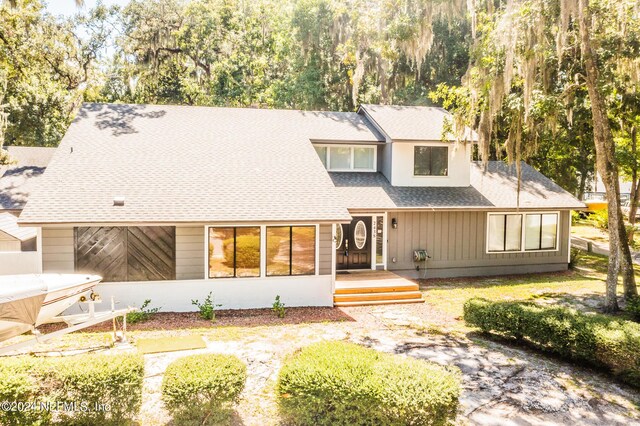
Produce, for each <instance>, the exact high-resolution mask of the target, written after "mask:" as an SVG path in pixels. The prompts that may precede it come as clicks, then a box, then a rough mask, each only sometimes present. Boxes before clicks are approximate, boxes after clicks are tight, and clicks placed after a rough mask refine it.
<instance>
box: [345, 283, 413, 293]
mask: <svg viewBox="0 0 640 426" xmlns="http://www.w3.org/2000/svg"><path fill="white" fill-rule="evenodd" d="M419 289H420V287H419V286H418V284H410V285H398V286H393V287H391V286H387V287H348V288H345V287H343V288H336V292H335V294H361V293H392V292H393V293H395V292H403V291H418V290H419Z"/></svg>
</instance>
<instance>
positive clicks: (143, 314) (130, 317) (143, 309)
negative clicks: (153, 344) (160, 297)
mask: <svg viewBox="0 0 640 426" xmlns="http://www.w3.org/2000/svg"><path fill="white" fill-rule="evenodd" d="M150 304H151V299H147V300H145V301H144V302H143V303H142V305H141V306H140V309H138V310H137V311H133V312H129V313H128V314H127V322H128V323H131V324H135V323H137V322H145V321H149V320H150V319H151V317H152V316H153V315H154V314H156V313H158V311H159V310H160V308H148V307H147V306H149V305H150Z"/></svg>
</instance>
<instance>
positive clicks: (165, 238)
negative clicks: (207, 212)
mask: <svg viewBox="0 0 640 426" xmlns="http://www.w3.org/2000/svg"><path fill="white" fill-rule="evenodd" d="M127 230H128V235H127V276H128V281H156V280H175V279H176V256H175V248H176V228H175V227H174V226H130V227H128V228H127Z"/></svg>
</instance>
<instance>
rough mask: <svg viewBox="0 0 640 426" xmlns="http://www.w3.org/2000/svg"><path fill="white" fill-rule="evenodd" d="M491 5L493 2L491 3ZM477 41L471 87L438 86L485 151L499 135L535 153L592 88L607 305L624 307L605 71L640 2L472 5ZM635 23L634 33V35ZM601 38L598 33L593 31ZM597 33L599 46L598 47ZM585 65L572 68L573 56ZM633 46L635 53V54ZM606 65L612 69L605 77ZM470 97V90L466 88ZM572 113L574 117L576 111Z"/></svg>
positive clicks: (623, 252)
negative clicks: (604, 201) (619, 292)
mask: <svg viewBox="0 0 640 426" xmlns="http://www.w3.org/2000/svg"><path fill="white" fill-rule="evenodd" d="M487 5H489V6H487ZM471 14H472V22H473V26H472V33H473V34H474V45H473V48H472V54H471V64H470V65H471V66H470V68H469V71H468V72H467V75H466V76H465V79H464V83H465V86H466V89H465V90H464V91H460V90H447V89H446V88H442V87H441V88H440V90H439V93H438V92H436V94H435V96H436V97H437V98H439V99H442V100H444V101H445V102H446V101H448V102H449V103H453V104H455V110H456V112H457V113H456V121H457V123H456V124H458V126H456V127H457V128H458V129H459V130H460V129H463V126H460V124H466V125H470V126H472V127H473V128H475V129H476V130H477V132H478V134H479V145H480V154H481V157H482V158H483V160H485V161H486V160H487V159H488V158H489V156H490V153H491V146H492V145H494V143H493V142H495V141H504V146H503V147H502V148H501V150H504V152H505V153H506V154H507V158H508V160H509V161H514V162H516V165H517V167H518V174H519V173H520V170H519V164H520V160H521V159H522V158H526V157H529V156H531V155H532V154H533V153H535V151H536V149H537V148H538V143H539V141H540V138H541V137H544V135H545V133H549V132H550V133H551V134H555V132H556V130H557V123H558V119H557V118H558V114H557V112H558V111H560V110H561V108H557V105H560V104H561V103H564V105H565V108H564V110H565V111H566V112H567V113H571V111H572V110H573V106H574V105H575V101H576V99H579V97H577V96H576V93H580V92H579V91H580V90H583V89H586V92H587V95H588V101H589V103H588V105H589V110H590V113H591V114H590V115H591V117H590V120H591V122H592V129H593V130H592V131H593V136H594V142H595V151H596V164H597V169H598V171H599V173H600V175H601V176H603V180H604V181H605V188H606V191H607V198H608V200H609V203H608V204H609V236H610V238H609V241H610V253H612V255H611V256H610V257H609V266H608V272H607V282H606V284H607V292H606V298H605V310H607V311H615V310H617V309H618V304H617V298H616V287H617V277H618V273H619V272H620V269H622V275H623V283H624V287H625V296H626V297H633V296H634V295H635V293H636V285H635V277H634V273H633V264H632V262H631V253H630V250H629V245H628V241H627V238H626V230H625V227H624V222H623V220H622V214H621V209H620V189H619V186H618V167H617V159H616V156H615V144H614V140H613V134H612V130H611V127H610V123H609V117H608V111H609V109H608V108H609V106H608V102H609V94H610V87H609V86H608V85H607V81H610V79H611V78H612V76H614V75H616V73H618V74H619V72H620V64H621V63H625V61H624V59H625V58H624V57H623V55H620V54H617V53H618V52H621V51H622V49H620V44H621V41H622V42H624V41H626V40H627V39H628V38H632V39H635V38H636V35H635V31H637V23H636V22H635V17H637V15H638V5H637V4H636V3H635V2H632V1H631V0H620V1H616V2H614V1H612V0H595V1H594V2H593V4H591V5H590V4H589V2H588V0H522V1H517V2H516V1H509V2H506V3H504V4H501V5H500V7H499V8H497V9H494V8H493V2H488V3H481V4H479V5H477V7H475V8H474V9H472V10H471ZM632 33H634V34H633V35H632ZM594 40H595V41H594ZM594 43H595V44H596V45H597V46H599V49H598V51H596V50H594V47H593V45H594ZM566 55H569V56H575V57H576V58H577V59H578V60H577V61H572V63H576V62H577V63H579V64H580V65H579V68H581V70H577V69H576V70H574V74H568V77H569V78H567V75H564V74H563V73H566V71H567V70H570V68H569V69H568V68H567V63H566V58H567V56H566ZM629 56H632V55H629ZM603 74H604V75H605V76H606V78H603ZM465 97H466V98H465ZM568 121H571V119H569V120H568Z"/></svg>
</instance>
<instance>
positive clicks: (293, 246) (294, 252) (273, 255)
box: [267, 226, 316, 276]
mask: <svg viewBox="0 0 640 426" xmlns="http://www.w3.org/2000/svg"><path fill="white" fill-rule="evenodd" d="M315 272H316V227H315V226H267V276H282V275H313V274H315Z"/></svg>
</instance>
